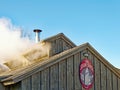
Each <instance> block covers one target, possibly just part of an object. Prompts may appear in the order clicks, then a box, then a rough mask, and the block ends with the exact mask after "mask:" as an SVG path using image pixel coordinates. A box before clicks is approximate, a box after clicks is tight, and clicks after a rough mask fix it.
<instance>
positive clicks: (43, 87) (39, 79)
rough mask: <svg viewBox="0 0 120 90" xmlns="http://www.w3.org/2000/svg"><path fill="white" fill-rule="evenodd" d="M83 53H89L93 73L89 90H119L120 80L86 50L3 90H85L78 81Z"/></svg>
mask: <svg viewBox="0 0 120 90" xmlns="http://www.w3.org/2000/svg"><path fill="white" fill-rule="evenodd" d="M57 48H60V47H57ZM85 52H88V53H89V55H90V56H89V57H88V59H90V60H91V61H92V64H93V66H94V71H95V73H94V74H95V80H94V85H93V87H92V88H91V89H90V90H120V79H119V78H118V77H117V76H116V75H115V74H114V73H113V72H112V71H111V70H109V68H107V67H106V66H105V65H104V64H103V63H102V62H100V60H99V59H98V58H97V57H96V56H94V55H93V54H92V53H91V52H90V51H88V50H83V51H80V52H77V53H76V54H74V55H72V56H70V57H67V58H65V59H64V60H61V61H60V62H57V63H55V64H53V65H52V66H50V67H47V68H45V69H44V70H42V71H40V72H38V73H35V74H34V75H32V76H30V77H28V78H26V79H24V80H22V81H21V82H19V83H17V84H14V85H11V86H8V87H6V89H5V90H85V89H84V88H83V87H82V86H81V84H80V81H79V64H80V62H81V61H82V59H84V56H83V53H85ZM1 88H2V86H1V85H0V90H4V88H3V89H1Z"/></svg>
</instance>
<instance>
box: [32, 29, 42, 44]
mask: <svg viewBox="0 0 120 90" xmlns="http://www.w3.org/2000/svg"><path fill="white" fill-rule="evenodd" d="M33 32H35V42H36V43H38V42H39V41H40V32H42V30H40V29H34V30H33Z"/></svg>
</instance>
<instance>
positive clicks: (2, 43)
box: [0, 18, 33, 68]
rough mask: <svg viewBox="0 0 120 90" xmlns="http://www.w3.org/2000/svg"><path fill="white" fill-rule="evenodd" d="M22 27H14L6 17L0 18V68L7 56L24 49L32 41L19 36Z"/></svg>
mask: <svg viewBox="0 0 120 90" xmlns="http://www.w3.org/2000/svg"><path fill="white" fill-rule="evenodd" d="M21 31H22V29H21V28H19V27H16V26H15V25H13V24H12V23H11V20H10V19H8V18H0V68H3V67H2V66H3V63H4V62H5V60H7V59H8V58H10V57H12V56H14V55H15V54H19V53H21V52H23V51H25V50H26V49H27V48H28V47H30V46H31V45H32V44H33V43H32V42H31V41H30V40H29V38H27V37H21V34H22V32H21Z"/></svg>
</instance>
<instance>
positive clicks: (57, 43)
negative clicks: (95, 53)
mask: <svg viewBox="0 0 120 90" xmlns="http://www.w3.org/2000/svg"><path fill="white" fill-rule="evenodd" d="M50 42H52V43H51V47H52V48H51V50H50V56H53V55H56V54H58V53H60V52H63V51H64V50H68V49H70V48H72V46H71V45H69V44H68V43H67V42H66V41H64V40H63V39H62V38H58V39H56V40H53V41H50Z"/></svg>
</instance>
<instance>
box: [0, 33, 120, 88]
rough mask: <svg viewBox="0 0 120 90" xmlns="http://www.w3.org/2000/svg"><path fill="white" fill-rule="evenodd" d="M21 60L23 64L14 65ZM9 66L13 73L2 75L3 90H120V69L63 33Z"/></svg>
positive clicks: (45, 41)
mask: <svg viewBox="0 0 120 90" xmlns="http://www.w3.org/2000/svg"><path fill="white" fill-rule="evenodd" d="M46 44H49V46H50V47H49V48H48V46H47V45H46ZM36 47H37V48H36ZM39 47H40V48H39ZM41 47H42V50H41ZM44 49H45V50H44ZM43 51H45V53H44V54H42V52H43ZM17 60H19V61H22V62H19V63H17V64H16V65H14V64H13V63H14V62H15V61H16V62H17ZM24 61H25V62H24ZM5 65H6V66H8V67H9V68H10V70H8V71H3V72H0V90H120V72H119V69H117V68H115V67H114V66H113V65H112V64H110V63H109V62H108V61H107V60H106V59H105V58H104V57H103V56H101V55H100V54H99V53H98V52H97V51H96V50H95V49H94V48H93V47H92V46H91V45H90V44H89V43H84V44H82V45H79V46H76V45H75V44H74V43H73V42H72V41H71V40H70V39H68V38H67V37H66V36H65V35H64V34H63V33H59V34H57V35H55V36H52V37H50V38H47V39H45V40H42V41H41V42H39V43H37V44H36V45H35V46H33V48H31V49H30V50H28V51H26V52H25V53H23V54H21V55H18V57H16V58H13V59H11V60H10V61H9V62H6V63H5Z"/></svg>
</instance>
